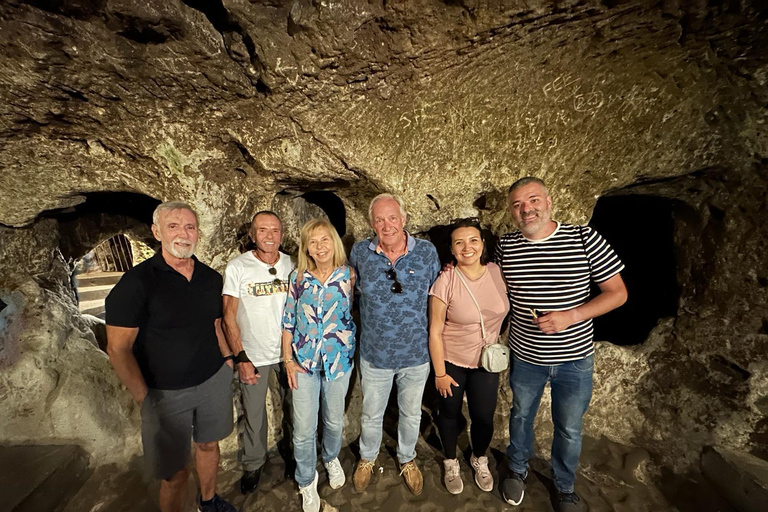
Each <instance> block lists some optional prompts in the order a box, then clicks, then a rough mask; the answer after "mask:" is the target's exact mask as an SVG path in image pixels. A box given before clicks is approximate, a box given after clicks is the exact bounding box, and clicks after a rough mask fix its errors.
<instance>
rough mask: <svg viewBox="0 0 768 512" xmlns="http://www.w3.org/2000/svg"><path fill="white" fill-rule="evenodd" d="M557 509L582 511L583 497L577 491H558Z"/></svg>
mask: <svg viewBox="0 0 768 512" xmlns="http://www.w3.org/2000/svg"><path fill="white" fill-rule="evenodd" d="M557 510H558V512H581V511H582V510H583V508H582V506H581V498H579V497H578V496H577V495H576V493H575V492H558V493H557Z"/></svg>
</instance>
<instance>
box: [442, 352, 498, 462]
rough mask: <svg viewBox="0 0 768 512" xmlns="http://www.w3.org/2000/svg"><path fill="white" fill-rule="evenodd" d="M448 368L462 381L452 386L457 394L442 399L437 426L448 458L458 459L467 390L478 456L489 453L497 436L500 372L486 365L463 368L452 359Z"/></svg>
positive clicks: (470, 429)
mask: <svg viewBox="0 0 768 512" xmlns="http://www.w3.org/2000/svg"><path fill="white" fill-rule="evenodd" d="M445 371H446V373H447V374H448V375H450V376H451V378H453V380H455V381H456V383H457V384H458V387H452V388H451V391H452V392H453V396H447V397H445V398H440V408H439V414H438V417H437V428H438V430H439V431H440V439H441V441H442V442H443V450H444V451H445V457H446V458H447V459H455V458H456V440H457V439H458V438H459V418H460V416H461V405H462V402H463V400H462V399H463V397H464V393H466V394H467V407H468V409H469V419H470V421H471V422H472V423H471V425H470V428H469V436H470V439H471V441H472V453H473V454H474V455H475V457H482V456H483V455H485V452H486V450H487V449H488V446H489V445H490V444H491V439H492V438H493V413H494V411H496V398H497V396H498V389H499V374H498V373H490V372H487V371H485V370H484V369H482V368H463V367H461V366H456V365H454V364H452V363H449V362H448V361H446V362H445Z"/></svg>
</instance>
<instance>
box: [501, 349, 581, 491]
mask: <svg viewBox="0 0 768 512" xmlns="http://www.w3.org/2000/svg"><path fill="white" fill-rule="evenodd" d="M594 364H595V359H594V356H589V357H586V358H584V359H580V360H578V361H571V362H568V363H563V364H558V365H553V366H540V365H536V364H530V363H526V362H524V361H521V360H520V359H518V358H517V357H514V356H513V358H512V368H511V369H510V372H509V385H510V386H511V387H512V409H511V411H510V415H509V446H508V447H507V456H508V457H509V468H510V469H511V470H512V471H514V472H516V473H520V474H523V475H526V474H527V473H528V459H530V458H531V455H532V454H533V420H534V418H535V417H536V413H537V412H538V410H539V402H540V401H541V395H542V393H543V392H544V386H545V385H546V384H547V381H549V385H550V387H551V389H552V421H553V423H554V424H555V436H554V439H553V441H552V471H553V473H554V476H555V487H557V490H558V491H560V492H564V493H571V492H573V483H574V481H575V480H576V467H577V466H578V465H579V455H580V454H581V425H582V418H583V417H584V414H585V413H586V412H587V408H589V401H590V400H591V399H592V370H593V368H594Z"/></svg>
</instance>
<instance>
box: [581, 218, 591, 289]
mask: <svg viewBox="0 0 768 512" xmlns="http://www.w3.org/2000/svg"><path fill="white" fill-rule="evenodd" d="M578 228H579V238H581V246H582V247H583V248H584V256H585V257H586V258H587V265H589V277H590V278H591V277H592V260H590V259H589V253H588V252H587V243H586V242H585V241H584V230H585V229H586V226H579V227H578Z"/></svg>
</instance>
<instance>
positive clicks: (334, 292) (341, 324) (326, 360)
mask: <svg viewBox="0 0 768 512" xmlns="http://www.w3.org/2000/svg"><path fill="white" fill-rule="evenodd" d="M288 282H289V283H290V286H289V288H288V298H287V299H286V301H285V311H284V312H283V329H285V330H286V331H288V332H290V333H292V334H293V341H292V342H291V344H292V346H293V353H294V355H295V357H296V360H297V361H298V363H299V365H300V366H301V367H302V368H304V369H305V370H307V372H308V373H310V374H312V373H313V372H315V371H318V370H321V371H322V372H323V373H324V374H325V378H326V379H327V380H335V379H337V378H339V377H341V376H342V375H344V374H346V373H348V372H350V371H351V370H352V368H353V367H354V362H353V357H354V355H355V332H356V330H357V329H356V327H355V322H354V321H353V320H352V293H353V291H352V276H351V268H350V267H349V265H342V266H341V267H338V268H337V269H335V270H334V271H333V272H332V273H331V275H330V277H329V278H328V280H327V281H326V282H325V283H321V282H320V281H319V280H318V279H317V278H316V277H315V276H313V275H312V274H311V273H310V272H309V271H304V275H303V276H302V278H301V280H300V281H299V283H298V284H297V283H296V271H295V270H294V271H293V272H291V276H290V277H289V281H288Z"/></svg>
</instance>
